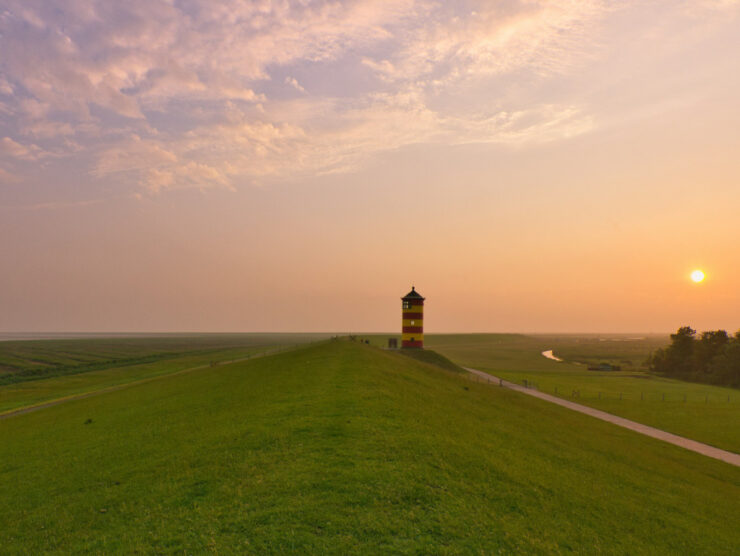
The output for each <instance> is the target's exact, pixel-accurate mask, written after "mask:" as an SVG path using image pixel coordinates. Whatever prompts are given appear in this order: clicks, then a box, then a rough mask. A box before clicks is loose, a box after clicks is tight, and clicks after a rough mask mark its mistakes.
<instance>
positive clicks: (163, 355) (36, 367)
mask: <svg viewBox="0 0 740 556" xmlns="http://www.w3.org/2000/svg"><path fill="white" fill-rule="evenodd" d="M326 337H328V335H327V334H270V333H262V334H147V335H139V336H131V337H127V336H114V337H99V336H97V335H90V337H87V338H75V339H54V340H12V341H0V385H2V384H12V383H17V382H23V381H26V380H38V379H43V378H47V377H52V376H60V375H66V374H76V373H80V372H88V371H95V370H103V369H109V368H111V367H120V366H124V365H137V364H144V363H152V362H156V361H160V360H163V359H173V358H177V357H182V356H192V355H205V354H208V353H216V352H219V351H224V350H234V349H244V348H254V347H260V346H267V345H278V344H283V345H293V344H299V343H305V342H310V341H314V340H319V339H324V338H326Z"/></svg>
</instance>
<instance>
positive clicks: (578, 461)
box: [0, 342, 740, 554]
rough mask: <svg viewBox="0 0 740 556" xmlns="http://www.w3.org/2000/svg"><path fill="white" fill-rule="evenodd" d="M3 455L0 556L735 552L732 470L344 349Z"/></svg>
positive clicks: (738, 477)
mask: <svg viewBox="0 0 740 556" xmlns="http://www.w3.org/2000/svg"><path fill="white" fill-rule="evenodd" d="M88 419H90V420H92V422H89V423H88V424H85V423H86V421H87V420H88ZM0 437H1V438H2V443H1V444H0V546H2V549H3V552H4V553H10V554H12V553H39V552H43V551H59V552H67V553H68V552H98V553H113V552H118V553H124V552H125V553H130V552H157V553H183V552H186V553H204V552H220V553H234V552H240V553H286V552H293V553H307V552H308V553H319V552H320V553H324V552H329V553H345V554H346V553H365V554H376V553H379V552H421V553H471V552H475V553H497V552H502V553H512V552H519V553H553V552H556V553H557V552H569V551H579V552H586V553H598V552H603V553H615V554H627V553H629V554H640V553H642V554H660V553H666V554H669V553H670V554H675V553H693V554H697V553H704V554H731V553H737V551H738V549H739V548H740V532H738V530H737V528H736V527H732V526H731V524H733V523H736V522H737V521H738V518H740V469H738V468H735V467H733V466H730V465H728V464H724V463H721V462H718V461H715V460H711V459H709V458H705V457H703V456H699V455H697V454H693V453H691V452H688V451H685V450H682V449H680V448H677V447H674V446H671V445H667V444H664V443H661V442H658V441H655V440H652V439H650V438H646V437H642V436H640V435H637V434H635V433H631V432H629V431H625V430H622V429H619V428H617V427H614V426H611V425H608V424H607V423H603V422H600V421H597V420H593V419H590V418H588V417H586V416H583V415H580V414H577V413H574V412H571V411H568V410H565V409H563V408H559V407H556V406H553V405H552V404H547V403H545V402H541V401H539V400H536V399H531V398H529V397H527V396H522V395H519V394H517V393H515V392H511V391H508V390H505V389H501V388H496V387H491V386H488V385H484V384H477V383H474V382H471V381H470V380H469V378H468V377H467V376H465V375H462V374H459V373H452V372H447V371H444V370H442V369H440V368H438V367H434V366H431V365H428V364H426V363H423V362H419V361H415V360H412V359H409V358H406V357H403V356H401V355H398V354H393V353H389V352H382V351H380V350H377V349H375V348H372V347H369V346H363V345H358V344H352V343H349V342H330V343H325V344H318V345H313V346H309V347H306V348H303V349H299V350H296V351H293V352H286V353H283V354H280V355H276V356H271V357H266V358H263V359H255V360H252V361H248V362H242V363H236V364H232V365H226V366H223V367H215V368H211V369H206V370H203V371H197V372H193V373H189V374H184V375H179V376H173V377H170V378H164V379H162V380H158V381H154V382H150V383H146V384H142V385H139V386H135V387H131V388H128V389H126V390H122V391H119V392H114V393H109V394H102V395H99V396H96V397H93V398H88V399H84V400H78V401H74V402H69V403H67V404H64V405H60V406H56V407H52V408H49V409H45V410H42V411H38V412H35V413H30V414H27V415H21V416H17V417H13V418H10V419H7V420H4V421H0Z"/></svg>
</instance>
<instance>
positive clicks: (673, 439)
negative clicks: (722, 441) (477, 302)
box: [465, 367, 740, 467]
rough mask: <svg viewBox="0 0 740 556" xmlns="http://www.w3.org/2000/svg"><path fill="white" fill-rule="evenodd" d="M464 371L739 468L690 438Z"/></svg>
mask: <svg viewBox="0 0 740 556" xmlns="http://www.w3.org/2000/svg"><path fill="white" fill-rule="evenodd" d="M465 370H467V371H469V372H471V373H473V374H474V375H477V376H479V377H481V378H484V379H486V380H490V381H492V382H496V383H498V384H499V385H500V386H504V387H506V388H509V389H510V390H516V391H517V392H521V393H522V394H528V395H530V396H534V397H535V398H539V399H541V400H545V401H547V402H551V403H554V404H557V405H560V406H563V407H567V408H568V409H572V410H573V411H578V412H580V413H585V414H586V415H590V416H591V417H596V418H597V419H601V420H602V421H607V422H608V423H613V424H615V425H617V426H619V427H624V428H625V429H630V430H632V431H635V432H639V433H640V434H644V435H646V436H651V437H653V438H657V439H658V440H662V441H664V442H668V443H670V444H674V445H676V446H680V447H681V448H686V449H687V450H691V451H692V452H696V453H697V454H702V455H705V456H709V457H710V458H714V459H718V460H721V461H724V462H726V463H729V464H731V465H736V466H738V467H740V455H738V454H735V453H733V452H728V451H727V450H721V449H719V448H715V447H714V446H710V445H709V444H703V443H702V442H697V441H696V440H691V439H690V438H684V437H683V436H678V435H676V434H671V433H670V432H666V431H663V430H660V429H656V428H654V427H649V426H647V425H643V424H642V423H638V422H636V421H630V420H629V419H625V418H624V417H618V416H617V415H612V414H611V413H607V412H606V411H600V410H598V409H594V408H593V407H588V406H585V405H581V404H577V403H573V402H569V401H568V400H564V399H562V398H558V397H556V396H551V395H550V394H545V393H543V392H540V391H538V390H531V389H529V388H525V387H524V386H519V385H518V384H514V383H513V382H508V381H506V380H503V379H501V378H498V377H496V376H493V375H490V374H488V373H484V372H483V371H479V370H478V369H471V368H469V367H465Z"/></svg>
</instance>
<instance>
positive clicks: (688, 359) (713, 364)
mask: <svg viewBox="0 0 740 556" xmlns="http://www.w3.org/2000/svg"><path fill="white" fill-rule="evenodd" d="M648 363H649V364H650V369H651V370H652V371H654V372H656V373H660V374H662V375H665V376H669V377H674V378H680V379H684V380H694V381H697V382H706V383H709V384H720V385H723V386H734V387H735V388H738V387H740V330H739V331H737V332H736V333H735V335H734V336H729V335H728V334H727V332H725V331H724V330H709V331H707V332H702V333H701V334H700V335H699V336H698V337H697V335H696V330H694V329H693V328H691V327H690V326H682V327H681V328H679V329H678V331H677V332H676V333H675V334H671V343H670V345H668V346H667V347H665V348H663V349H659V350H658V351H656V352H655V353H654V354H653V355H652V356H651V357H650V359H649V360H648Z"/></svg>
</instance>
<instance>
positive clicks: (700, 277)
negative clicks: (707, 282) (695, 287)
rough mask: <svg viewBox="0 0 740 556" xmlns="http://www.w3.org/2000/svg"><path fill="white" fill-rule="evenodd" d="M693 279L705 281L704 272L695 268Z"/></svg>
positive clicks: (697, 281)
mask: <svg viewBox="0 0 740 556" xmlns="http://www.w3.org/2000/svg"><path fill="white" fill-rule="evenodd" d="M691 279H692V280H693V281H694V282H696V283H699V282H703V281H704V273H703V272H702V271H701V270H695V271H694V272H692V273H691Z"/></svg>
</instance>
